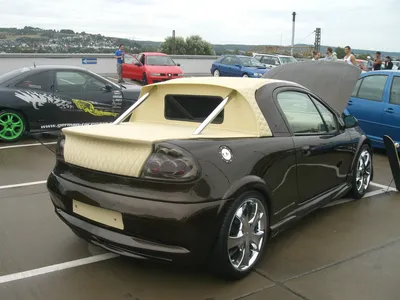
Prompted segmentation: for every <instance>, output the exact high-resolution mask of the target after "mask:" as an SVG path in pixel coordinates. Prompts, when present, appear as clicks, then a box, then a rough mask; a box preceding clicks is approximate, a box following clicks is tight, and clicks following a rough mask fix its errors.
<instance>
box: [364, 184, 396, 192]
mask: <svg viewBox="0 0 400 300" xmlns="http://www.w3.org/2000/svg"><path fill="white" fill-rule="evenodd" d="M370 185H373V186H376V187H379V188H381V189H385V190H387V189H388V188H389V191H392V192H397V189H395V188H392V187H389V186H387V185H383V184H379V183H376V182H371V183H370Z"/></svg>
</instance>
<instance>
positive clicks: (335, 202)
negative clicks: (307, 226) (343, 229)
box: [322, 182, 397, 208]
mask: <svg viewBox="0 0 400 300" xmlns="http://www.w3.org/2000/svg"><path fill="white" fill-rule="evenodd" d="M370 184H371V185H373V186H376V187H381V188H382V189H380V190H376V191H371V192H368V193H366V194H365V195H364V197H362V199H365V198H369V197H373V196H377V195H380V194H385V193H387V192H397V190H396V189H394V188H389V190H388V186H386V185H382V184H379V183H375V182H371V183H370ZM351 201H356V200H355V199H352V198H343V199H340V200H337V201H334V202H332V203H329V204H327V205H325V206H324V207H322V208H326V207H331V206H336V205H339V204H344V203H347V202H351Z"/></svg>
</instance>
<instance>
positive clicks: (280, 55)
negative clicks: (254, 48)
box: [254, 53, 293, 57]
mask: <svg viewBox="0 0 400 300" xmlns="http://www.w3.org/2000/svg"><path fill="white" fill-rule="evenodd" d="M254 55H268V56H277V57H293V56H291V55H283V54H269V53H256V54H254Z"/></svg>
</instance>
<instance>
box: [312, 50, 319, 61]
mask: <svg viewBox="0 0 400 300" xmlns="http://www.w3.org/2000/svg"><path fill="white" fill-rule="evenodd" d="M318 59H319V52H317V51H313V59H312V60H318Z"/></svg>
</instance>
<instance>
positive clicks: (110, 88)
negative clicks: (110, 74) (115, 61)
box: [104, 84, 113, 92]
mask: <svg viewBox="0 0 400 300" xmlns="http://www.w3.org/2000/svg"><path fill="white" fill-rule="evenodd" d="M112 89H113V87H112V86H111V85H110V84H106V86H105V87H104V90H105V91H106V92H111V91H112Z"/></svg>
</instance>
